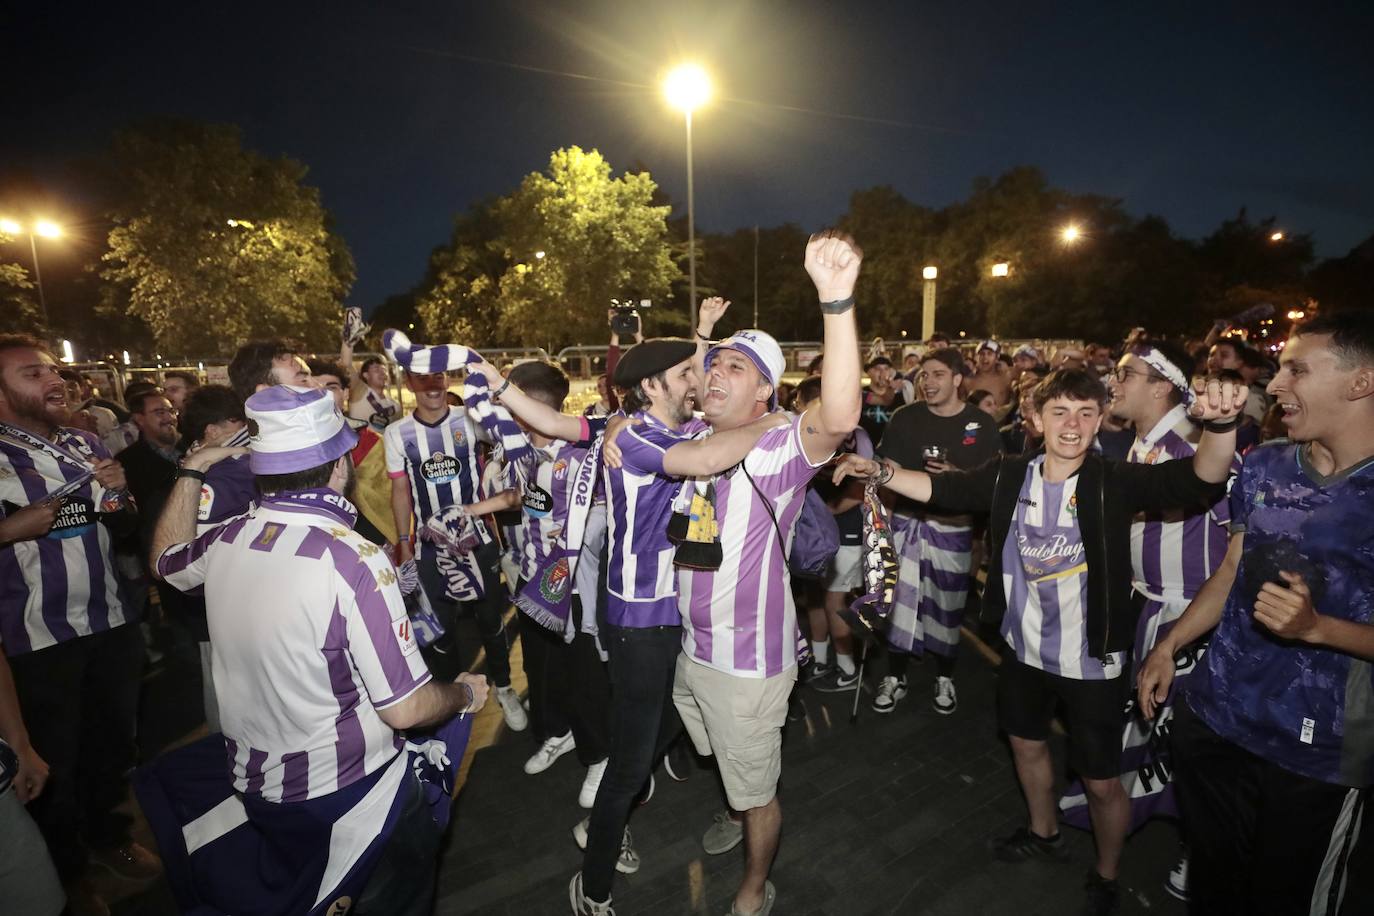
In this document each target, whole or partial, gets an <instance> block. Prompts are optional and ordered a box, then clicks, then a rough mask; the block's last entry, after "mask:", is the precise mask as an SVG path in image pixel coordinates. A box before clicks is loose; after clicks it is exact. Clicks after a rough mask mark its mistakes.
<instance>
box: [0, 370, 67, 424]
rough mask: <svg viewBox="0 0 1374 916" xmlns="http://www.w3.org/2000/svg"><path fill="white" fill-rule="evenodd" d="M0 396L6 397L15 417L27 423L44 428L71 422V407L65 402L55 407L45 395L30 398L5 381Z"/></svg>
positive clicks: (0, 387) (1, 384) (0, 389)
mask: <svg viewBox="0 0 1374 916" xmlns="http://www.w3.org/2000/svg"><path fill="white" fill-rule="evenodd" d="M0 394H3V395H4V396H5V402H6V403H8V404H9V405H10V411H11V412H12V413H13V414H14V415H15V417H17V418H18V419H20V420H22V421H24V422H25V423H29V424H32V425H34V426H39V427H43V426H65V425H66V424H68V423H70V422H71V419H72V409H71V405H70V404H69V403H68V402H67V401H65V400H64V401H63V402H62V406H61V407H54V406H52V405H51V404H49V403H48V402H47V399H46V398H45V397H44V396H43V395H35V396H33V397H30V396H27V395H24V394H21V393H20V392H18V391H15V390H14V389H13V388H11V387H10V386H9V385H6V384H5V383H4V382H3V381H0Z"/></svg>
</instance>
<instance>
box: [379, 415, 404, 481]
mask: <svg viewBox="0 0 1374 916" xmlns="http://www.w3.org/2000/svg"><path fill="white" fill-rule="evenodd" d="M403 425H404V424H402V423H392V424H391V425H390V426H388V427H387V428H386V432H384V433H382V448H384V449H385V450H386V474H387V476H388V477H391V478H396V477H404V476H406V450H405V445H404V443H402V441H401V427H402V426H403Z"/></svg>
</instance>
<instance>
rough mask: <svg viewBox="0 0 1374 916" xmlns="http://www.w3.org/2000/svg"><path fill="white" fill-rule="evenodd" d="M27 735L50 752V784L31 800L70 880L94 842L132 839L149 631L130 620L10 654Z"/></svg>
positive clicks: (103, 844)
mask: <svg viewBox="0 0 1374 916" xmlns="http://www.w3.org/2000/svg"><path fill="white" fill-rule="evenodd" d="M9 662H10V668H11V670H13V672H14V683H15V687H16V689H17V690H18V692H19V705H20V710H21V712H22V713H23V716H24V724H25V725H27V726H28V730H29V738H30V740H31V741H32V743H33V747H34V750H36V751H37V752H38V754H39V756H40V757H42V758H43V759H44V760H46V761H47V762H48V767H49V776H48V784H47V787H46V788H45V789H44V790H43V794H42V795H40V796H38V798H37V799H35V800H34V801H33V802H32V803H30V804H29V813H30V814H32V815H33V819H34V820H35V821H36V822H37V823H38V827H39V829H40V830H41V831H42V832H43V838H44V840H46V841H47V844H48V851H49V852H51V853H52V859H53V863H54V864H55V865H56V866H57V873H58V875H59V876H61V878H62V880H63V881H70V880H72V879H74V878H76V877H79V876H80V874H81V873H82V872H83V871H84V870H85V868H86V857H87V849H88V847H89V848H95V849H106V848H111V847H115V846H122V845H123V844H124V843H127V842H128V841H129V826H130V824H131V820H130V818H129V817H128V816H126V815H123V814H118V813H116V812H115V810H114V809H115V806H116V805H119V804H121V803H122V802H123V801H124V799H125V797H126V796H127V794H128V787H129V786H128V780H127V779H126V778H125V773H126V772H128V770H129V769H130V768H132V767H133V765H134V763H135V762H136V759H137V754H138V751H137V747H136V745H135V743H134V736H135V734H136V730H137V724H138V693H139V686H140V680H139V679H140V676H141V675H142V672H143V664H144V656H143V635H142V634H141V633H140V632H139V629H138V625H137V624H125V625H123V626H119V627H115V628H114V629H113V630H107V631H105V632H103V633H95V634H92V635H90V636H83V637H80V638H78V639H72V640H68V641H67V642H63V643H58V644H57V645H55V646H49V647H48V648H46V649H39V650H38V651H37V652H27V653H24V654H22V655H17V656H15V657H13V658H11V659H10V660H9Z"/></svg>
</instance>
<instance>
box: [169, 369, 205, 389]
mask: <svg viewBox="0 0 1374 916" xmlns="http://www.w3.org/2000/svg"><path fill="white" fill-rule="evenodd" d="M169 378H179V379H181V380H182V381H183V382H185V383H186V387H187V388H199V387H200V379H199V378H198V377H197V376H196V374H195V373H194V372H189V371H187V370H186V369H169V370H167V371H166V372H164V373H162V380H163V381H164V382H165V381H167V379H169Z"/></svg>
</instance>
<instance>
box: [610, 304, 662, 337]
mask: <svg viewBox="0 0 1374 916" xmlns="http://www.w3.org/2000/svg"><path fill="white" fill-rule="evenodd" d="M651 304H652V303H651V302H650V301H649V300H648V299H640V300H639V301H638V302H635V301H634V300H632V299H612V300H611V308H612V310H614V311H615V314H614V315H612V316H611V331H612V332H613V333H614V334H615V335H616V336H618V337H634V336H635V335H636V334H638V333H639V310H640V309H647V308H648V307H649V306H650V305H651Z"/></svg>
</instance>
